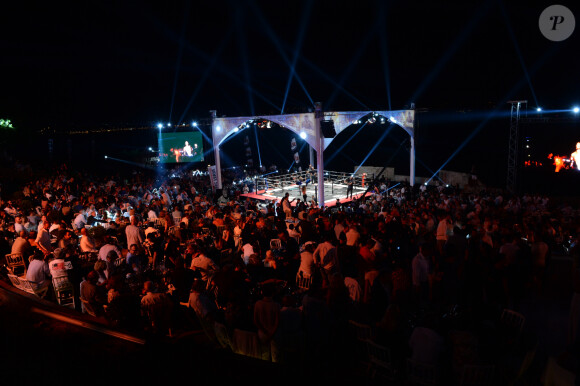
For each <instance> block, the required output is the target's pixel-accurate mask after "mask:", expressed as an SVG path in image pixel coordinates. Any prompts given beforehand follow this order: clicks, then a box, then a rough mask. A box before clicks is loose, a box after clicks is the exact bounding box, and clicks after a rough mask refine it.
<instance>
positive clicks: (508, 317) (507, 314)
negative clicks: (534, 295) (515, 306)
mask: <svg viewBox="0 0 580 386" xmlns="http://www.w3.org/2000/svg"><path fill="white" fill-rule="evenodd" d="M525 322H526V317H525V316H524V315H522V314H520V313H519V312H516V311H513V310H510V309H507V308H505V309H504V310H503V311H502V313H501V317H500V323H501V324H502V325H503V326H505V327H507V328H509V329H513V330H514V331H515V332H516V335H518V336H519V334H520V333H521V332H522V330H523V328H524V323H525Z"/></svg>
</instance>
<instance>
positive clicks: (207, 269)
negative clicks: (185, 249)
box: [191, 245, 218, 283]
mask: <svg viewBox="0 0 580 386" xmlns="http://www.w3.org/2000/svg"><path fill="white" fill-rule="evenodd" d="M191 269H192V270H194V271H199V272H200V274H201V280H203V281H204V282H206V283H207V281H208V280H209V279H210V278H211V277H212V276H213V274H214V273H215V272H216V271H217V270H218V266H217V265H216V264H215V263H214V262H213V260H212V259H210V258H209V257H207V256H206V255H204V254H203V251H202V249H201V248H200V247H199V246H197V245H194V246H193V255H192V258H191Z"/></svg>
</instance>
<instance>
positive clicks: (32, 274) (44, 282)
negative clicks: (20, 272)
mask: <svg viewBox="0 0 580 386" xmlns="http://www.w3.org/2000/svg"><path fill="white" fill-rule="evenodd" d="M26 280H28V281H29V282H30V284H32V286H33V287H35V288H42V287H45V286H49V285H50V284H51V276H50V269H49V268H48V264H47V262H46V259H45V256H44V255H43V254H42V253H40V252H38V251H37V252H36V253H34V255H33V259H32V261H31V262H30V264H29V265H28V270H27V271H26Z"/></svg>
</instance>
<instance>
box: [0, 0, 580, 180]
mask: <svg viewBox="0 0 580 386" xmlns="http://www.w3.org/2000/svg"><path fill="white" fill-rule="evenodd" d="M559 3H561V4H563V5H566V6H567V7H568V8H570V10H571V11H572V12H573V13H575V15H576V17H577V19H576V20H577V23H578V22H579V20H580V19H578V17H580V8H579V7H578V5H577V4H576V3H573V2H559ZM549 5H552V3H550V2H527V1H526V2H524V1H513V2H512V1H510V2H509V4H508V2H503V3H502V2H500V1H490V2H484V3H478V4H473V3H471V2H469V4H467V2H464V1H445V2H434V1H394V2H382V1H358V2H352V1H351V2H342V1H340V2H339V1H219V0H218V1H197V2H191V3H190V2H183V1H172V2H156V4H154V5H150V4H142V3H130V2H88V1H79V2H76V3H71V4H67V5H66V6H65V5H61V4H59V2H50V3H42V4H38V5H37V4H35V5H31V4H25V5H21V6H18V5H16V6H15V5H11V6H10V8H7V7H6V6H2V8H4V9H2V22H1V23H0V32H1V36H2V38H1V39H0V48H1V52H2V60H1V66H2V71H1V72H0V74H1V76H2V82H1V85H2V93H1V95H2V103H0V117H2V118H9V119H11V120H12V121H13V122H14V124H15V126H17V127H18V128H19V129H21V130H38V129H40V128H42V127H47V126H51V127H55V126H56V127H62V128H66V127H99V126H100V125H105V124H107V125H115V126H124V125H154V124H155V123H156V122H159V121H163V122H167V121H171V122H172V123H174V124H175V123H179V122H190V121H191V120H193V119H203V118H208V117H209V110H217V112H218V115H226V116H237V115H253V114H279V113H280V112H281V111H283V112H284V113H294V112H306V111H307V110H308V109H309V108H311V107H312V102H318V101H320V102H322V103H323V106H324V108H325V110H327V111H348V110H375V109H376V110H388V109H393V110H395V109H403V108H408V107H409V105H410V103H415V105H416V107H417V108H419V109H426V112H424V113H423V114H422V116H423V117H422V118H421V122H420V124H419V128H418V130H419V131H418V147H419V148H420V147H421V146H423V147H424V148H425V149H426V148H427V147H428V146H426V143H425V141H435V142H433V143H435V144H436V145H437V144H438V143H439V142H444V143H446V144H448V145H449V148H448V149H447V148H445V149H442V150H441V151H440V152H437V153H438V154H437V155H438V156H439V158H440V159H437V157H435V158H433V159H432V160H430V161H429V162H430V163H431V165H430V167H431V168H434V169H437V168H438V167H439V165H440V163H439V162H440V161H441V159H443V160H445V159H446V158H447V157H448V156H449V155H450V152H453V151H454V149H456V148H457V146H458V145H459V144H460V143H461V141H462V140H464V139H465V138H467V137H468V135H469V133H470V132H472V131H473V130H475V129H478V128H479V130H482V131H485V130H486V125H488V124H489V126H490V127H493V126H494V122H495V123H496V126H497V127H503V131H506V130H507V129H508V127H509V121H508V120H507V118H505V117H504V118H503V119H504V120H503V121H502V122H498V120H497V119H495V118H494V119H490V120H489V122H486V117H488V116H487V115H486V114H488V113H489V112H491V111H494V109H495V111H497V112H499V113H504V114H505V113H506V112H508V113H509V105H508V104H507V103H506V101H508V100H513V99H518V100H521V99H525V100H528V109H530V110H531V109H534V110H535V107H536V106H537V105H540V106H542V107H543V108H544V109H569V108H570V107H571V106H573V105H574V104H575V103H580V97H579V95H578V90H579V87H578V86H579V83H580V82H579V80H580V78H579V75H578V69H579V68H580V55H579V53H578V52H579V51H578V48H579V47H580V46H579V44H578V42H579V37H578V36H579V31H578V30H579V29H580V27H578V26H577V29H576V31H575V32H574V33H573V34H572V36H571V37H570V38H568V39H566V40H565V41H563V42H552V41H549V40H548V39H546V38H545V37H544V36H543V35H542V34H541V33H540V30H539V28H538V18H539V15H540V13H541V12H542V10H544V9H545V8H546V7H547V6H549ZM291 67H294V69H295V75H296V76H294V77H292V78H291V79H290V78H289V77H290V75H291ZM288 85H289V87H288ZM287 87H288V93H287V97H286V90H287ZM282 109H283V110H282ZM458 111H462V113H458ZM466 112H467V114H468V115H467V117H466V115H465V114H466ZM475 112H482V114H475ZM469 114H472V115H469ZM459 115H461V121H460V122H459V126H458V123H457V122H458V120H457V119H456V117H457V116H459ZM482 122H483V123H485V125H483V127H480V126H482ZM446 130H447V131H446ZM490 130H491V129H490ZM498 130H499V129H498ZM493 135H495V134H491V137H490V138H487V139H486V138H484V137H481V134H478V135H477V136H476V138H475V139H477V138H479V140H480V141H481V142H482V143H485V141H486V140H487V141H491V142H493V141H496V138H493ZM421 137H422V139H421ZM446 139H449V140H446ZM437 141H439V142H437ZM502 141H503V139H502ZM496 142H497V141H496ZM504 142H505V141H503V142H502V143H504ZM505 144H506V146H507V142H505ZM437 146H438V145H437ZM501 151H503V152H505V149H503V148H502V149H501ZM498 152H500V151H499V150H498Z"/></svg>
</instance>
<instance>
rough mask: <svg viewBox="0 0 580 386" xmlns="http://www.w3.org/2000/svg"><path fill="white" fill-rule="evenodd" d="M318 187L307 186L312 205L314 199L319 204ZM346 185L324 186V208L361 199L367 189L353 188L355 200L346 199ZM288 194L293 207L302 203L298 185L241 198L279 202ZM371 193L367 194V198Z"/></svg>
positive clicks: (259, 192) (308, 199)
mask: <svg viewBox="0 0 580 386" xmlns="http://www.w3.org/2000/svg"><path fill="white" fill-rule="evenodd" d="M316 188H317V185H313V184H307V185H306V195H307V196H306V200H307V201H308V202H309V203H310V202H311V200H312V199H316V202H318V199H317V197H316V196H317V194H316V192H315V190H316ZM346 189H347V186H346V184H340V183H339V184H335V183H328V182H327V183H325V184H324V206H327V207H331V206H334V205H336V200H340V203H345V202H349V201H352V199H357V198H359V197H360V196H361V195H362V194H364V192H365V191H366V187H362V186H355V187H354V188H353V195H352V196H353V198H352V199H351V198H348V199H347V197H346ZM286 193H289V196H290V200H291V201H292V200H294V201H293V202H292V203H291V205H292V206H294V205H296V202H297V200H298V199H299V200H300V201H302V192H301V190H300V187H299V186H298V185H296V184H294V185H288V186H285V187H283V188H274V189H268V190H258V192H257V193H248V194H241V195H240V197H250V198H252V199H256V200H261V201H273V200H276V201H277V202H278V201H280V200H281V199H282V197H284V195H285V194H286ZM368 195H370V193H367V196H368Z"/></svg>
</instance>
